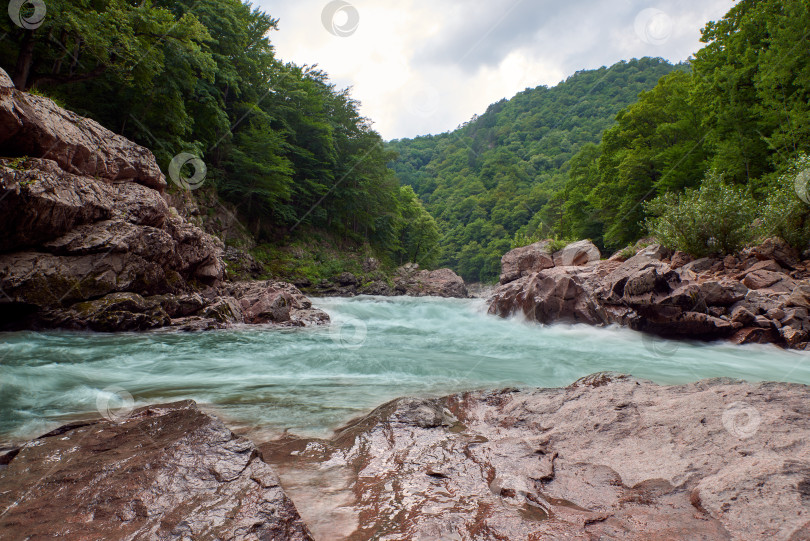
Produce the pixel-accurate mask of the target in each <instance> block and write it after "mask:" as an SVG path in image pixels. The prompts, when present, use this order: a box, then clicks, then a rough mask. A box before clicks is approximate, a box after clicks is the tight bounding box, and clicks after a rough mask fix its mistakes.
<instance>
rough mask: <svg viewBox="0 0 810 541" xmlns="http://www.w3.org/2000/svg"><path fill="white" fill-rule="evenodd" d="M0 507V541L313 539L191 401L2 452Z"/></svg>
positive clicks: (275, 489) (258, 461)
mask: <svg viewBox="0 0 810 541" xmlns="http://www.w3.org/2000/svg"><path fill="white" fill-rule="evenodd" d="M0 509H2V510H3V513H2V514H0V538H2V539H54V538H61V539H78V540H91V539H93V540H95V539H234V540H235V539H279V540H282V539H284V540H287V539H289V540H310V539H311V536H310V533H309V531H308V530H307V527H306V526H305V525H304V523H303V521H302V520H301V516H300V515H299V514H298V511H297V510H296V508H295V505H294V504H293V502H292V501H291V500H290V499H289V498H288V497H287V495H286V494H285V493H284V491H283V489H282V488H281V486H280V484H279V480H278V477H277V476H276V474H275V472H274V471H273V469H272V468H271V467H270V466H269V465H268V464H267V463H265V462H264V461H262V458H261V454H260V453H259V451H258V450H257V448H256V447H255V446H254V445H253V443H251V442H250V441H248V440H247V439H245V438H241V437H237V436H236V435H234V434H233V433H232V432H231V431H230V430H228V429H227V428H226V427H225V426H224V425H223V424H222V422H220V421H219V420H218V419H215V418H213V417H210V416H208V415H205V414H204V413H202V412H201V411H200V410H199V409H198V408H197V406H196V405H195V404H194V403H193V402H191V401H184V402H176V403H173V404H161V405H153V406H149V407H145V408H141V409H138V410H135V411H134V412H133V413H132V415H130V416H122V418H120V419H119V418H116V419H114V420H104V419H101V420H96V419H92V420H86V421H79V422H75V423H73V424H70V425H66V426H63V427H61V428H58V429H56V430H54V431H52V432H50V433H48V434H45V435H44V436H42V437H40V438H37V439H36V440H33V441H31V442H28V443H27V444H25V445H23V446H22V447H21V448H19V449H15V450H12V451H11V452H10V453H8V454H6V455H4V456H0Z"/></svg>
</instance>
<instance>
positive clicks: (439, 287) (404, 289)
mask: <svg viewBox="0 0 810 541" xmlns="http://www.w3.org/2000/svg"><path fill="white" fill-rule="evenodd" d="M364 270H365V269H364ZM296 285H298V286H299V287H301V288H302V289H304V290H305V291H306V292H307V293H310V294H312V295H316V296H319V297H354V296H355V295H382V296H387V297H396V296H402V295H406V296H410V297H446V298H458V299H466V298H467V297H468V296H469V293H468V291H467V286H466V284H465V283H464V280H463V279H462V278H461V276H459V275H457V274H456V273H455V272H453V271H452V270H450V269H438V270H434V271H428V270H420V269H419V265H418V264H415V263H410V264H407V265H403V266H402V267H400V268H398V269H397V270H396V272H395V273H394V276H393V278H389V277H387V276H386V275H385V273H384V272H382V271H380V270H379V269H377V268H374V269H371V270H369V271H368V272H366V274H363V275H355V274H352V273H350V272H344V273H342V274H340V275H339V276H335V277H334V278H333V279H331V280H323V281H321V282H320V283H317V284H312V283H310V282H300V283H296Z"/></svg>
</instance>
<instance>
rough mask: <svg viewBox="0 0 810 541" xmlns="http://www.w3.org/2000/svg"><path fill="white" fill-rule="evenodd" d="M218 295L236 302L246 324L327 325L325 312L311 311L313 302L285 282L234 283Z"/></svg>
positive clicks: (327, 318) (222, 289)
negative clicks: (225, 296) (229, 297)
mask: <svg viewBox="0 0 810 541" xmlns="http://www.w3.org/2000/svg"><path fill="white" fill-rule="evenodd" d="M220 292H221V293H222V294H223V295H228V296H231V297H234V298H235V299H236V300H237V301H238V303H239V305H240V307H241V311H242V313H243V314H244V322H245V323H250V324H267V323H274V324H282V325H294V326H300V325H308V324H324V323H328V322H329V316H328V315H327V314H326V313H325V312H322V311H320V310H317V309H313V308H312V301H310V300H309V299H308V298H307V297H305V296H304V295H303V294H302V293H301V291H300V290H299V289H298V288H297V287H295V286H294V285H292V284H287V283H285V282H274V281H258V282H234V283H231V284H227V285H225V286H223V287H222V288H221V289H220Z"/></svg>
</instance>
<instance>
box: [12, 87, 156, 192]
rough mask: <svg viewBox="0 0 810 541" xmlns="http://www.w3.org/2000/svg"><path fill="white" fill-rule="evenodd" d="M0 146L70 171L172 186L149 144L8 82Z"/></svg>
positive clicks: (108, 178) (13, 153)
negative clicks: (128, 136) (42, 159)
mask: <svg viewBox="0 0 810 541" xmlns="http://www.w3.org/2000/svg"><path fill="white" fill-rule="evenodd" d="M6 79H8V77H7V76H6V77H4V78H3V80H6ZM0 145H2V146H3V148H4V151H5V153H6V155H17V156H33V157H36V158H44V159H49V160H54V161H55V162H56V163H58V164H59V167H60V168H62V169H63V170H64V171H66V172H68V173H74V174H76V175H80V176H87V177H98V178H101V179H104V180H108V181H116V182H124V181H131V182H137V183H139V184H143V185H144V186H148V187H150V188H154V189H156V190H159V191H163V189H164V188H165V187H166V179H165V177H164V176H163V173H161V171H160V168H159V167H158V165H157V162H156V161H155V157H154V156H153V155H152V153H151V152H149V150H147V149H146V148H144V147H142V146H140V145H137V144H135V143H133V142H132V141H130V140H128V139H126V138H125V137H122V136H120V135H117V134H115V133H113V132H111V131H110V130H108V129H106V128H104V127H103V126H101V125H100V124H99V123H98V122H96V121H94V120H90V119H89V118H83V117H80V116H79V115H77V114H75V113H72V112H70V111H67V110H65V109H62V108H61V107H59V106H58V105H56V104H55V103H54V102H53V101H52V100H50V99H48V98H44V97H41V96H35V95H33V94H27V93H24V92H20V91H18V90H15V89H14V88H13V87H9V86H5V85H0Z"/></svg>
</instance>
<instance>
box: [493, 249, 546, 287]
mask: <svg viewBox="0 0 810 541" xmlns="http://www.w3.org/2000/svg"><path fill="white" fill-rule="evenodd" d="M550 244H551V241H542V242H536V243H534V244H530V245H528V246H523V247H521V248H516V249H514V250H512V251H510V252H507V253H506V254H505V255H504V256H503V257H502V258H501V278H500V281H501V284H508V283H509V282H514V281H515V280H517V279H518V278H521V277H522V276H526V275H528V274H532V273H535V272H539V271H541V270H545V269H550V268H551V267H553V266H554V259H553V255H552V253H551V249H550V248H549V245H550Z"/></svg>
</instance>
